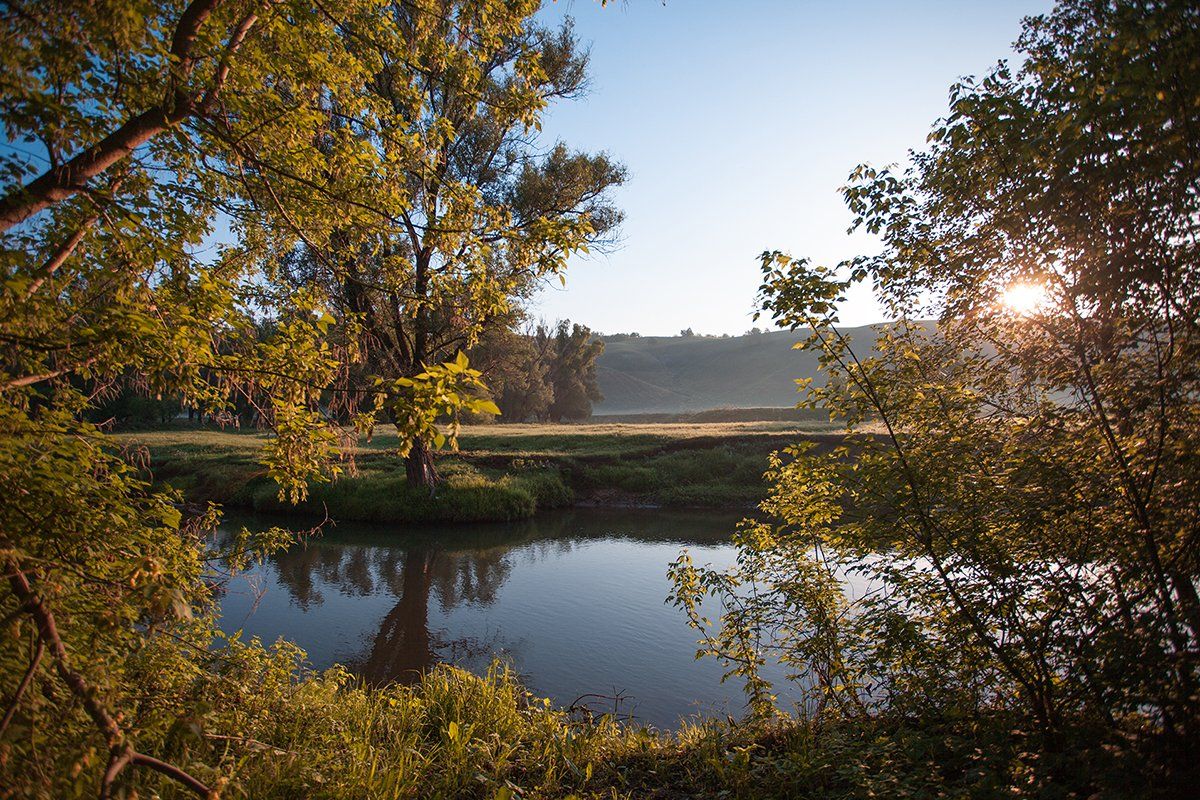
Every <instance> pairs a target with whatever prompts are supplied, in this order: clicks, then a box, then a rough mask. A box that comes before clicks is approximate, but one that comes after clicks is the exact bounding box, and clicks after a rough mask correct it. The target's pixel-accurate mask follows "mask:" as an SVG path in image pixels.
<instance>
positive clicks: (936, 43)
mask: <svg viewBox="0 0 1200 800" xmlns="http://www.w3.org/2000/svg"><path fill="white" fill-rule="evenodd" d="M1050 5H1051V3H1050V2H1048V0H993V1H992V2H986V0H959V1H958V2H953V1H952V0H913V2H908V3H899V2H879V1H877V0H871V2H861V1H859V2H856V1H854V0H846V1H845V2H835V1H834V0H667V2H666V3H665V4H663V3H661V2H657V1H656V0H627V2H620V1H619V0H618V2H616V3H609V5H608V7H606V8H601V7H600V3H599V2H598V0H558V2H554V3H548V4H547V9H546V11H544V12H543V16H544V17H545V18H546V19H548V20H553V19H558V18H561V17H562V16H564V15H567V14H569V15H571V16H573V17H574V18H575V22H576V30H577V33H578V34H579V36H580V38H581V39H583V40H584V42H587V43H590V44H591V48H592V87H591V91H590V93H589V95H588V96H587V97H586V98H585V99H583V100H581V101H574V102H570V103H566V104H560V105H558V106H556V107H554V109H553V110H552V111H551V113H550V114H549V116H548V118H547V120H546V123H545V128H544V132H545V134H546V136H547V137H548V138H550V139H553V138H559V139H562V140H563V141H565V142H567V143H568V144H570V145H572V146H574V147H578V148H582V149H588V150H607V151H608V152H610V153H611V154H612V155H614V156H615V157H617V158H618V159H619V160H621V161H623V162H624V163H625V164H626V165H627V166H628V168H629V172H630V181H629V183H628V184H627V185H626V186H625V187H623V188H622V189H621V190H620V192H619V193H618V201H619V203H620V205H621V206H622V208H624V210H625V212H626V221H625V225H624V227H623V231H622V237H623V241H622V243H621V245H619V247H618V248H617V249H616V250H615V251H613V252H611V253H609V254H607V255H603V256H598V257H587V258H579V259H576V260H575V261H573V262H572V264H571V267H570V269H569V271H568V275H567V286H566V288H565V289H563V288H561V287H558V284H557V283H555V284H554V287H553V288H550V287H548V288H546V289H545V290H543V291H542V292H541V294H540V295H539V296H538V298H537V300H536V301H535V303H534V305H533V307H532V309H531V310H532V311H533V313H534V314H535V315H540V316H544V317H546V318H548V319H556V318H569V319H572V320H575V321H577V322H582V323H584V324H586V325H588V326H590V327H591V328H593V329H595V330H600V331H603V332H605V333H617V332H629V331H638V332H640V333H642V334H643V335H672V334H676V333H678V332H679V331H680V330H681V329H682V328H686V327H692V328H694V329H695V331H696V333H715V334H719V333H731V334H736V333H741V332H743V331H745V330H746V329H748V328H749V327H750V326H751V325H752V324H754V323H752V322H751V318H750V315H751V313H752V310H753V309H752V305H753V299H754V293H755V290H756V288H757V286H758V264H757V261H756V256H757V255H758V254H759V253H761V252H762V251H763V250H766V249H780V250H786V251H789V252H791V253H792V254H793V255H797V256H799V255H806V256H809V257H811V258H813V259H815V260H818V261H822V262H825V263H831V262H835V261H838V260H840V259H842V258H845V257H848V256H851V255H854V254H856V253H864V252H871V251H872V249H873V248H875V247H876V245H875V243H874V242H873V240H872V239H871V238H870V237H866V236H855V237H848V236H846V234H845V230H846V227H847V225H848V224H849V221H850V217H849V214H848V213H847V212H846V210H845V207H844V206H843V204H842V200H841V196H840V194H839V193H838V189H839V188H840V187H841V186H842V185H843V184H844V183H845V179H846V176H847V175H848V173H849V172H850V170H851V169H852V168H853V167H854V166H855V165H856V164H858V163H861V162H869V163H873V164H877V165H882V164H888V163H895V162H903V161H904V160H905V159H906V156H907V152H908V150H909V149H911V148H919V147H921V146H922V144H923V143H924V141H925V136H926V134H927V133H928V131H929V128H930V126H931V125H932V123H933V121H934V120H935V119H936V118H938V117H939V116H941V115H943V114H944V113H945V111H946V106H947V99H946V98H947V90H948V89H949V87H950V84H951V83H953V82H954V81H955V79H956V78H958V77H960V76H963V75H969V74H981V73H983V72H985V71H987V70H988V69H989V68H990V67H991V66H992V65H994V64H995V62H996V61H997V60H999V59H1001V58H1007V57H1010V56H1011V54H1012V50H1011V44H1012V42H1013V40H1014V39H1016V37H1017V35H1018V33H1019V30H1020V21H1021V18H1022V17H1023V16H1025V15H1028V14H1036V13H1041V12H1043V11H1046V10H1048V9H1049V8H1050ZM841 316H842V321H843V322H844V323H847V324H862V323H868V322H875V321H878V320H879V319H880V317H881V313H880V311H879V309H878V307H877V306H876V305H875V303H874V302H873V301H872V300H871V298H870V296H869V292H863V293H860V294H858V295H855V296H853V297H851V299H850V301H849V302H848V303H847V304H846V306H845V307H844V308H843V310H842V315H841ZM760 324H761V323H760Z"/></svg>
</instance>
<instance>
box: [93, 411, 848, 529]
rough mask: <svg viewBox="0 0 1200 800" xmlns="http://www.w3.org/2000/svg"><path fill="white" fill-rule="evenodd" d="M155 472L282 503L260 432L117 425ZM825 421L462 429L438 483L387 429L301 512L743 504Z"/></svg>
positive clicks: (435, 515) (214, 496)
mask: <svg viewBox="0 0 1200 800" xmlns="http://www.w3.org/2000/svg"><path fill="white" fill-rule="evenodd" d="M115 438H116V439H117V441H118V442H120V443H121V445H122V446H124V447H127V448H131V449H136V450H141V451H142V452H143V454H144V456H145V457H146V458H145V459H144V460H145V461H146V463H148V464H149V473H150V475H151V477H152V478H153V480H155V481H156V482H159V483H163V484H169V485H172V486H174V487H176V488H178V489H180V490H182V491H183V492H184V493H185V495H186V496H187V497H188V498H189V499H191V500H193V501H198V502H203V501H210V500H211V501H215V502H219V503H222V504H225V505H228V506H233V507H241V508H248V509H254V510H258V511H282V510H290V508H291V507H290V506H289V505H287V504H284V503H282V502H281V501H280V500H279V499H278V497H277V490H276V487H275V486H274V484H273V483H272V482H271V481H270V480H269V479H268V478H267V476H266V474H265V470H264V469H263V468H262V467H261V466H260V465H259V464H258V461H257V455H258V452H259V450H260V448H261V447H262V444H263V442H264V441H265V434H263V433H260V432H246V431H238V430H233V429H215V428H199V427H193V426H182V425H181V426H178V427H172V428H169V429H165V430H155V431H139V432H135V433H122V434H118V435H117V436H116V437H115ZM837 438H838V433H837V431H836V430H834V429H833V428H832V427H831V426H829V425H821V424H819V423H796V422H718V423H699V424H690V423H660V424H627V423H596V424H582V425H476V426H466V427H464V429H463V431H462V434H461V436H460V439H459V450H458V452H449V451H446V452H443V453H441V454H439V458H438V469H439V470H440V471H441V473H442V475H443V476H444V477H445V481H444V483H443V484H442V485H441V486H440V487H439V488H438V490H437V491H436V492H435V493H433V494H430V493H429V492H428V491H424V490H419V489H415V488H413V487H409V486H407V485H406V481H405V477H404V464H403V460H402V459H401V458H400V457H399V455H398V454H397V448H398V447H399V441H398V440H397V438H396V436H395V434H394V433H391V432H390V431H386V430H380V432H378V433H377V435H375V436H374V437H372V439H371V440H370V441H369V442H368V441H360V442H359V443H358V444H357V446H355V447H354V448H353V449H352V450H350V451H348V452H347V454H346V456H347V458H346V460H345V462H344V464H343V467H344V473H343V474H342V475H341V476H339V477H337V478H336V479H335V480H333V481H330V482H323V483H316V484H314V485H313V486H312V487H311V492H310V496H309V498H308V499H307V500H306V501H305V502H304V503H303V504H302V505H301V508H300V510H301V511H310V512H312V513H316V514H324V513H325V512H326V511H328V513H329V514H330V515H332V516H333V517H335V518H340V519H345V520H360V521H374V522H429V521H483V520H507V519H519V518H523V517H528V516H531V515H533V514H534V513H536V512H537V510H538V509H544V508H554V507H560V506H565V505H571V504H574V503H580V504H592V505H645V506H675V507H706V508H750V507H752V506H753V505H754V504H755V503H756V502H757V501H758V500H760V499H761V498H762V496H763V493H764V491H765V484H764V482H763V480H762V473H763V471H764V470H765V469H766V467H767V457H768V455H769V454H770V453H771V452H772V451H775V450H779V449H782V448H783V447H786V446H787V445H789V444H793V443H795V442H797V441H799V440H800V439H816V440H818V441H825V442H832V441H835V440H836V439H837Z"/></svg>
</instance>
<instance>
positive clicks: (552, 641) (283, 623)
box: [221, 509, 781, 728]
mask: <svg viewBox="0 0 1200 800" xmlns="http://www.w3.org/2000/svg"><path fill="white" fill-rule="evenodd" d="M737 519H738V515H736V514H734V515H730V514H726V513H714V512H690V511H663V510H601V509H574V510H571V511H568V512H557V513H553V514H548V515H543V516H539V517H538V518H537V519H534V520H528V521H524V522H519V523H511V524H496V525H469V526H468V525H440V526H429V527H426V528H393V527H389V526H385V525H361V524H350V523H343V524H340V525H338V526H336V527H335V528H332V529H327V530H326V532H325V533H324V534H323V535H322V536H321V537H319V538H316V539H312V540H310V541H309V542H308V543H307V544H306V545H302V546H296V547H294V548H292V549H291V550H289V551H288V552H287V553H284V554H282V555H279V556H277V557H275V558H273V559H272V560H270V561H268V562H267V563H265V564H263V565H262V566H260V567H257V568H255V569H253V570H251V571H250V572H247V573H244V574H243V575H240V576H239V577H237V578H235V579H234V580H233V581H232V582H231V584H230V585H229V587H228V592H227V593H226V594H225V595H224V597H223V598H222V601H221V612H222V618H221V626H222V628H224V629H225V630H226V631H229V632H232V631H234V630H237V629H239V628H240V629H242V630H243V632H244V635H245V636H247V637H249V636H258V637H260V638H261V639H263V641H265V642H272V641H274V640H276V639H277V638H279V637H284V638H286V639H290V640H292V641H294V642H296V643H297V644H299V645H300V646H301V647H303V648H304V649H305V650H306V651H307V653H308V658H309V661H310V662H311V664H312V666H314V667H316V668H318V669H322V668H325V667H328V666H330V665H332V664H335V663H340V664H344V665H345V666H347V667H348V668H349V669H351V670H352V671H354V672H356V673H358V674H360V675H363V676H364V677H366V678H367V679H368V680H370V681H372V682H376V683H384V682H390V681H410V680H413V679H414V677H415V676H416V675H418V674H419V672H420V670H422V669H425V668H428V667H429V666H431V665H433V664H434V663H436V662H448V663H452V664H455V665H457V666H461V667H464V668H466V669H470V670H474V671H477V672H479V671H482V670H484V669H486V668H487V666H488V665H489V664H490V663H491V661H492V659H493V658H494V657H500V658H502V659H504V660H506V661H508V662H509V663H510V664H512V666H513V667H514V668H515V669H516V670H517V671H518V672H519V673H520V674H521V676H522V679H523V680H524V682H525V684H526V685H527V686H528V687H529V688H530V689H531V690H532V691H533V692H534V693H535V694H537V695H539V696H544V697H549V698H550V699H551V700H552V701H553V702H554V703H556V704H557V705H559V706H560V707H567V706H569V705H570V704H571V703H572V702H574V701H575V700H576V699H577V698H579V697H580V696H581V695H586V694H600V695H606V696H608V697H617V696H619V697H621V698H623V699H622V700H621V701H620V703H619V705H618V704H615V703H614V701H612V700H607V699H598V698H588V702H590V703H591V705H592V707H593V708H594V709H596V710H600V711H613V710H616V711H618V712H620V713H621V714H632V715H633V716H634V718H635V719H636V720H637V721H639V722H643V723H648V724H651V725H655V726H658V727H661V728H670V727H674V726H675V725H677V724H678V722H679V720H680V719H681V718H684V717H687V716H692V715H696V714H704V715H724V714H731V715H733V716H734V717H738V716H741V715H742V714H743V713H744V711H745V705H744V704H745V697H744V695H743V693H742V691H741V685H740V683H738V682H737V681H733V680H731V681H729V682H727V683H724V684H722V683H721V672H722V670H721V666H720V664H719V663H718V662H717V661H715V660H714V659H711V658H704V659H701V660H699V661H698V660H696V659H695V658H694V656H695V652H696V633H695V632H694V631H693V630H692V629H690V628H689V627H688V626H687V624H686V622H685V620H684V616H683V613H682V611H680V610H679V609H676V608H675V607H673V606H671V605H669V604H667V603H665V602H664V601H665V599H666V596H667V593H668V590H669V588H670V587H669V584H668V581H667V578H666V570H667V565H668V563H669V562H671V561H672V560H674V559H675V558H676V556H677V555H678V554H679V552H680V550H681V549H683V548H685V547H686V548H687V549H688V550H689V551H690V552H691V553H692V556H693V558H694V559H695V560H696V561H697V563H712V564H714V565H718V566H725V565H728V564H730V563H731V562H732V560H733V557H734V552H733V548H732V546H731V545H730V543H729V536H730V534H731V533H732V531H733V529H734V526H735V524H736V522H737ZM235 522H236V524H245V525H250V526H252V525H254V524H260V525H264V526H265V525H266V524H268V523H267V522H263V521H255V520H252V519H251V520H236V521H235ZM710 616H711V615H710ZM769 673H770V676H771V677H775V678H778V677H781V675H780V674H779V671H778V670H770V671H769Z"/></svg>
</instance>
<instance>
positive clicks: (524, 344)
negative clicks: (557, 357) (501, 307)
mask: <svg viewBox="0 0 1200 800" xmlns="http://www.w3.org/2000/svg"><path fill="white" fill-rule="evenodd" d="M539 329H540V331H542V332H544V331H545V328H544V326H539ZM539 329H534V330H531V331H523V330H521V329H519V328H517V327H515V326H513V325H492V326H489V327H488V329H487V330H486V331H485V332H484V334H483V335H482V337H481V338H480V340H479V343H478V344H477V345H476V346H475V347H474V348H473V349H472V351H471V363H472V364H474V365H475V366H476V367H477V368H478V369H479V370H480V371H481V372H482V373H483V375H484V379H485V381H486V382H487V385H488V391H489V393H490V395H491V397H492V399H493V400H495V402H496V405H497V406H499V407H500V419H501V420H503V421H505V422H529V421H531V420H543V419H546V417H547V415H548V414H549V412H550V404H551V402H552V401H553V399H554V389H553V387H552V386H551V385H550V366H551V355H552V352H551V350H552V348H551V346H550V345H551V340H550V337H549V336H545V335H542V336H539V335H538V333H539Z"/></svg>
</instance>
